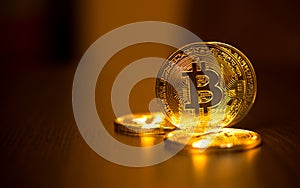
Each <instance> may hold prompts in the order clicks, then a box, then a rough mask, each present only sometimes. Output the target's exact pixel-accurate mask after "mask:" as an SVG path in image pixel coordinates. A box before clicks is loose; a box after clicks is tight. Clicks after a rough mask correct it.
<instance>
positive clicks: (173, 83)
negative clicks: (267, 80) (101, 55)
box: [156, 42, 256, 133]
mask: <svg viewBox="0 0 300 188" xmlns="http://www.w3.org/2000/svg"><path fill="white" fill-rule="evenodd" d="M156 96H157V98H159V103H160V104H161V106H162V108H163V111H164V113H165V114H166V117H167V118H168V120H169V121H170V122H171V123H172V124H174V125H175V126H177V127H179V128H181V129H191V131H190V132H193V129H196V131H197V132H201V133H205V132H206V131H209V130H211V129H217V128H220V127H227V126H232V125H234V124H236V123H237V122H238V121H240V120H241V119H242V118H243V117H245V115H246V114H247V113H248V111H249V110H250V108H251V107H252V104H253V103H254V100H255V96H256V76H255V72H254V69H253V67H252V65H251V63H250V61H249V60H248V59H247V57H246V56H245V55H244V54H243V53H241V52H240V51H239V50H237V49H236V48H234V47H232V46H230V45H228V44H224V43H220V42H198V43H192V44H189V45H186V46H184V47H182V48H180V49H178V50H177V51H175V52H174V53H173V54H172V55H170V56H169V57H168V59H167V60H166V61H165V62H164V64H163V65H162V67H161V69H160V71H159V73H158V76H157V80H156Z"/></svg>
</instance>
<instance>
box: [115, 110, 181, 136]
mask: <svg viewBox="0 0 300 188" xmlns="http://www.w3.org/2000/svg"><path fill="white" fill-rule="evenodd" d="M114 125H115V131H117V132H120V133H123V134H127V135H135V136H142V135H163V134H165V133H167V132H170V131H172V130H174V129H175V128H176V127H175V126H174V125H172V124H171V123H170V122H169V121H167V120H166V119H165V116H164V114H163V113H160V112H155V113H139V114H128V115H125V116H121V117H118V118H116V119H115V122H114Z"/></svg>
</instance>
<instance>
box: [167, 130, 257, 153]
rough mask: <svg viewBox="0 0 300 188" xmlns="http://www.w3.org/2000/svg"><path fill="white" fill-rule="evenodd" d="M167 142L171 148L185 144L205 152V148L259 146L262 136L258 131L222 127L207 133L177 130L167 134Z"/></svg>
mask: <svg viewBox="0 0 300 188" xmlns="http://www.w3.org/2000/svg"><path fill="white" fill-rule="evenodd" d="M165 139H166V140H165V141H166V142H165V144H166V146H168V147H169V148H172V147H175V146H178V145H185V148H184V149H187V150H188V151H189V152H203V151H204V150H206V149H208V150H209V151H210V150H218V151H219V150H222V151H223V150H224V151H228V150H230V151H231V150H246V149H251V148H254V147H256V146H258V145H259V144H260V143H261V137H260V135H259V134H258V133H256V132H253V131H248V130H243V129H234V128H220V129H219V130H218V131H216V132H207V133H206V134H200V133H190V132H186V131H183V130H175V131H173V132H170V133H168V134H166V136H165Z"/></svg>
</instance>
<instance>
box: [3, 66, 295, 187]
mask: <svg viewBox="0 0 300 188" xmlns="http://www.w3.org/2000/svg"><path fill="white" fill-rule="evenodd" d="M255 65H256V72H257V77H258V96H257V100H256V103H255V105H254V106H253V108H252V110H251V111H250V113H249V114H248V116H247V117H246V118H245V119H244V120H243V121H242V122H240V123H239V124H238V125H237V126H236V127H241V128H246V129H250V130H254V131H257V132H259V133H260V134H261V136H262V138H263V143H262V145H261V146H260V147H258V148H255V149H253V150H248V151H243V152H221V153H208V154H201V155H190V154H184V153H179V154H177V155H176V156H174V157H172V158H171V159H169V160H167V161H165V162H163V163H161V164H158V165H155V166H150V167H143V168H133V167H124V166H120V165H117V164H113V163H111V162H109V161H107V160H105V159H103V158H102V157H100V156H99V155H97V154H96V153H95V152H94V151H93V150H92V149H91V148H90V147H89V146H88V145H87V144H86V142H85V141H84V139H83V138H82V136H81V135H80V133H79V130H78V128H77V126H76V123H75V120H74V116H73V112H72V100H71V99H72V98H71V96H72V82H73V76H74V73H75V69H76V67H75V66H73V65H72V66H71V65H69V66H68V65H65V66H49V67H39V68H37V67H35V68H19V69H15V68H7V69H5V70H4V69H3V70H1V83H2V84H1V87H2V89H1V96H2V100H1V107H2V108H1V131H0V151H1V155H0V166H1V170H0V171H1V176H0V177H1V181H0V187H299V185H300V173H299V168H300V113H299V112H300V110H299V107H300V90H299V89H298V87H299V68H300V66H297V64H296V63H295V64H294V66H285V65H284V64H281V63H280V62H278V63H276V64H274V66H273V67H264V66H262V65H263V62H256V64H255ZM275 65H276V66H275ZM280 65H281V66H280ZM112 120H113V119H110V120H109V121H112ZM112 126H113V124H112V123H111V127H112ZM112 134H114V133H112ZM114 136H117V137H121V138H120V139H125V140H129V142H131V141H132V142H139V141H140V138H138V137H126V136H122V135H114ZM153 139H154V141H155V140H159V139H161V138H153ZM130 140H131V141H130Z"/></svg>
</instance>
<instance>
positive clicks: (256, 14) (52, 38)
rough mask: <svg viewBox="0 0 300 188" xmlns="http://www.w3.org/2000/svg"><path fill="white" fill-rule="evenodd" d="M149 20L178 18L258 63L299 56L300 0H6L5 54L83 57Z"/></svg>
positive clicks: (42, 59) (35, 59)
mask: <svg viewBox="0 0 300 188" xmlns="http://www.w3.org/2000/svg"><path fill="white" fill-rule="evenodd" d="M144 20H158V21H167V22H171V23H175V24H178V25H181V26H183V27H185V28H187V29H189V30H191V31H192V32H194V33H196V34H197V35H199V37H200V38H201V39H203V41H214V40H217V41H223V42H227V43H230V44H232V45H234V46H237V47H238V48H240V49H241V50H242V51H243V52H245V53H246V54H247V55H248V56H249V57H250V58H251V60H253V62H254V63H255V62H256V61H257V62H264V64H265V65H273V62H274V60H276V61H278V60H279V59H280V60H281V61H283V62H284V64H285V65H286V64H295V62H297V61H299V56H298V53H297V51H298V43H299V40H300V39H299V32H300V31H299V30H300V24H299V6H298V1H296V0H287V1H279V0H275V1H258V0H254V1H251V2H249V1H218V2H216V1H192V0H188V1H180V0H175V1H170V0H168V1H164V2H156V1H144V2H143V3H142V2H139V1H135V0H130V1H105V0H101V1H96V0H89V1H80V0H76V1H71V0H64V1H58V0H51V1H50V0H23V1H19V0H11V1H1V16H0V22H1V31H0V32H1V33H0V34H1V48H0V50H1V57H2V59H3V60H4V62H7V61H10V62H11V63H13V64H23V63H22V62H24V61H26V60H27V59H30V62H31V63H32V64H43V63H53V64H57V63H58V62H60V63H66V62H68V59H74V57H80V56H81V55H82V54H83V52H84V51H85V50H86V49H87V48H88V47H89V46H90V45H91V44H92V43H93V42H94V41H95V40H96V39H97V38H99V37H100V36H101V35H103V34H104V33H106V32H108V31H110V30H112V29H114V28H116V27H119V26H121V25H124V24H127V23H131V22H136V21H144ZM14 59H22V61H18V60H16V61H13V60H14ZM60 60H65V61H60ZM30 62H26V64H30ZM74 63H76V62H74ZM16 66H17V65H16ZM18 66H19V65H18ZM26 66H28V65H26ZM258 66H259V65H258Z"/></svg>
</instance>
